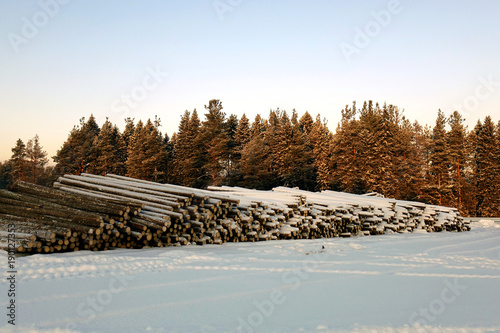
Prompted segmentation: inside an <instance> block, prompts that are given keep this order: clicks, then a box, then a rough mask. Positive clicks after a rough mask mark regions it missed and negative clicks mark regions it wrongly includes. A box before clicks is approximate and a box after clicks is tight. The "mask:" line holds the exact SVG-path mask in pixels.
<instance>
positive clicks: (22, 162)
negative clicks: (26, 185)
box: [11, 139, 26, 181]
mask: <svg viewBox="0 0 500 333" xmlns="http://www.w3.org/2000/svg"><path fill="white" fill-rule="evenodd" d="M11 150H12V157H11V161H12V180H13V181H16V180H26V145H25V144H24V142H23V140H21V139H18V140H17V142H16V146H15V147H14V148H12V149H11Z"/></svg>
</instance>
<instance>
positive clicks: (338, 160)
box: [330, 102, 366, 193]
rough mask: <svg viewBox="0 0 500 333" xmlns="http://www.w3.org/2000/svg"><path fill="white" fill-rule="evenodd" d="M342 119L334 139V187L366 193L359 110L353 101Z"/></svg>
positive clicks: (332, 161) (343, 112)
mask: <svg viewBox="0 0 500 333" xmlns="http://www.w3.org/2000/svg"><path fill="white" fill-rule="evenodd" d="M341 113H342V119H341V122H340V123H339V125H338V127H337V131H336V133H335V135H334V138H333V141H332V157H331V159H330V168H331V170H332V174H333V183H332V185H333V189H335V190H340V191H346V192H350V193H365V192H366V189H365V184H364V183H363V174H362V172H363V171H362V165H361V163H362V161H361V148H362V146H361V143H360V138H359V128H360V124H359V121H358V120H357V119H356V114H357V113H358V110H357V108H356V103H355V102H353V105H352V107H351V108H349V106H346V107H345V109H343V110H342V112H341Z"/></svg>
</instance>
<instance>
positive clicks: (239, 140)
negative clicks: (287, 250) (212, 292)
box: [0, 99, 500, 217]
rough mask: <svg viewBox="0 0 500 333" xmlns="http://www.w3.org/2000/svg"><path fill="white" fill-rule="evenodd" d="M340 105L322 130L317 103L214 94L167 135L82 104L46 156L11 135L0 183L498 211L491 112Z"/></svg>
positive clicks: (156, 126)
mask: <svg viewBox="0 0 500 333" xmlns="http://www.w3.org/2000/svg"><path fill="white" fill-rule="evenodd" d="M341 114H342V118H341V121H340V122H339V124H338V125H337V127H336V130H335V132H332V131H331V130H330V129H329V127H328V123H327V119H324V118H322V117H321V116H320V115H319V114H318V115H317V116H315V117H314V116H313V115H311V114H309V113H308V112H305V113H304V114H302V115H299V114H298V113H297V112H296V111H295V110H293V111H291V112H287V111H284V110H280V109H276V110H271V111H270V112H269V114H268V115H267V118H265V117H263V116H261V115H257V116H256V117H255V118H254V119H249V118H247V116H246V115H245V114H243V115H242V116H241V117H240V118H238V116H236V115H234V114H231V115H227V114H226V113H225V112H224V111H223V106H222V102H221V101H220V100H216V99H214V100H211V101H209V103H208V105H205V110H204V111H203V114H199V113H198V111H197V110H196V109H195V110H193V111H187V110H186V111H185V112H184V114H183V115H182V117H181V119H180V123H179V126H178V130H177V132H176V133H174V134H172V135H171V136H169V135H167V134H164V133H162V132H161V121H165V118H163V119H161V118H156V119H153V120H152V119H147V120H144V119H134V118H126V119H125V126H124V130H123V131H121V130H120V129H119V127H118V125H117V124H113V123H111V122H110V121H109V120H106V121H105V122H104V123H103V124H102V125H99V124H98V123H97V122H96V119H95V118H94V116H92V115H91V116H90V117H88V118H81V119H80V123H79V124H78V125H76V126H75V127H74V128H73V129H71V131H70V132H69V135H68V138H67V140H66V141H65V142H64V143H62V145H61V147H60V149H59V150H58V151H57V153H56V155H55V156H54V157H52V158H53V160H54V162H55V165H54V166H48V161H49V159H48V156H47V153H46V152H45V151H44V150H43V147H42V145H41V143H40V139H39V137H38V136H35V137H34V138H33V139H32V140H29V141H28V142H27V143H26V144H25V143H24V142H23V141H22V140H21V139H19V140H17V142H16V144H15V146H14V147H13V148H12V157H11V158H10V159H9V160H8V161H4V162H0V187H1V188H5V187H8V186H9V185H10V184H13V183H14V182H15V181H16V180H22V181H26V182H31V183H35V184H40V185H47V186H51V185H52V183H53V182H54V180H55V179H57V178H58V177H59V176H61V175H63V174H73V175H79V174H81V173H92V174H96V175H104V176H105V175H107V174H116V175H123V176H128V177H133V178H138V179H143V180H150V181H155V182H160V183H171V184H178V185H184V186H191V187H197V188H206V187H207V186H211V185H228V186H239V187H245V188H255V189H262V190H269V189H272V188H274V187H277V186H288V187H298V188H300V189H303V190H308V191H320V190H325V189H331V190H336V191H344V192H349V193H356V194H362V193H369V192H378V193H380V194H382V195H384V196H386V197H391V198H396V199H402V200H411V201H421V202H424V203H429V204H436V205H443V206H451V207H456V208H458V210H459V211H460V213H461V214H462V215H463V216H473V217H479V216H481V217H495V216H500V209H499V206H500V121H498V122H497V123H495V120H494V119H492V118H491V117H490V116H487V117H486V118H485V119H484V120H479V121H478V122H477V124H476V125H475V126H474V128H467V127H466V126H465V125H464V121H465V119H464V118H463V116H462V115H461V114H460V113H459V112H457V111H455V112H454V113H453V114H451V115H450V116H446V115H445V114H444V113H443V112H441V111H438V113H437V117H436V122H435V123H434V124H431V125H422V124H419V123H418V122H417V121H414V122H412V121H410V120H408V119H407V118H406V117H405V116H404V115H403V112H402V111H401V109H400V108H399V107H397V106H394V105H390V104H383V105H381V104H378V103H374V102H372V101H367V102H364V103H363V105H362V106H359V105H356V103H353V104H352V105H347V106H346V107H345V108H344V109H343V110H341ZM160 116H161V115H160ZM167 121H174V120H172V119H168V120H167ZM119 125H120V126H121V125H122V124H119Z"/></svg>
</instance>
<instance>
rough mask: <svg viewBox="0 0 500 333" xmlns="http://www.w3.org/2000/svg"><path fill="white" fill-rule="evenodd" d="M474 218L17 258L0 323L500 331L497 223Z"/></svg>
mask: <svg viewBox="0 0 500 333" xmlns="http://www.w3.org/2000/svg"><path fill="white" fill-rule="evenodd" d="M472 228H473V229H472V231H470V232H462V233H447V232H443V233H414V234H390V235H382V236H367V237H355V238H346V239H340V238H333V239H317V240H294V241H290V240H283V241H268V242H258V243H231V244H224V245H213V246H212V245H210V246H201V247H200V246H187V247H180V248H177V247H170V248H155V249H142V250H113V251H106V252H75V253H65V254H53V255H33V256H28V257H20V258H17V261H16V264H17V268H18V272H17V276H16V296H15V302H16V303H15V304H16V326H12V325H9V324H7V320H9V317H8V316H6V314H7V312H8V311H9V310H8V309H7V306H8V305H9V303H8V301H9V300H8V297H7V289H8V287H9V282H8V281H7V279H6V278H4V279H2V282H1V284H0V286H1V291H0V292H1V297H0V306H1V308H2V309H4V310H3V312H4V314H2V318H3V322H2V323H1V325H0V331H2V332H237V331H241V332H500V224H495V223H493V222H491V221H481V222H476V223H473V224H472ZM2 256H3V259H1V260H3V261H4V264H3V267H7V258H6V254H5V252H2ZM5 274H7V273H5ZM4 276H5V275H4ZM4 325H5V326H4Z"/></svg>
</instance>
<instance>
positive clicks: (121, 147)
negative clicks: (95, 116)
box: [95, 119, 127, 176]
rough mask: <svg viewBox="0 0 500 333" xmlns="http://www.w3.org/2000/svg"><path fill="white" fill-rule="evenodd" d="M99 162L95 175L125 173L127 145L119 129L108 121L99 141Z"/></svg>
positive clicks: (97, 149)
mask: <svg viewBox="0 0 500 333" xmlns="http://www.w3.org/2000/svg"><path fill="white" fill-rule="evenodd" d="M96 151H97V162H96V167H95V173H96V174H100V175H103V176H105V175H107V174H108V173H113V174H119V175H122V174H124V173H125V162H126V156H127V153H126V144H125V141H124V140H123V137H122V135H121V134H120V131H119V129H118V127H116V126H115V125H113V124H112V123H111V122H110V121H109V120H108V119H106V121H105V122H104V124H103V125H102V127H101V130H100V133H99V135H98V139H97V146H96Z"/></svg>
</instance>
